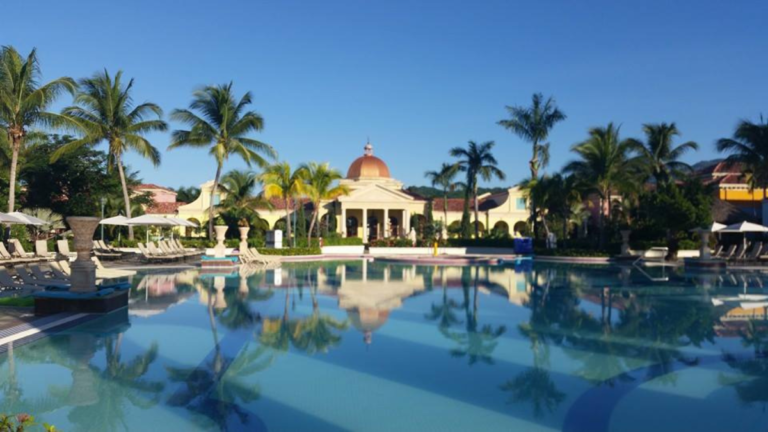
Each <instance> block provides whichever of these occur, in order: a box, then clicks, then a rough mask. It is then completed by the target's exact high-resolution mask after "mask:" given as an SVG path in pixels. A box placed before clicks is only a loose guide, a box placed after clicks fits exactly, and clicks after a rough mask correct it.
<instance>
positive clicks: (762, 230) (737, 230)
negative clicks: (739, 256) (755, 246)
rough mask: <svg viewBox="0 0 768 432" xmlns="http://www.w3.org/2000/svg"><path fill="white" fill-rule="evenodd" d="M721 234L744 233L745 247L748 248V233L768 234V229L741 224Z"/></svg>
mask: <svg viewBox="0 0 768 432" xmlns="http://www.w3.org/2000/svg"><path fill="white" fill-rule="evenodd" d="M718 232H721V233H742V234H743V235H744V247H746V246H747V233H751V232H752V233H755V232H756V233H767V232H768V228H766V227H764V226H762V225H758V224H756V223H752V222H746V221H744V222H739V223H736V224H733V225H728V226H727V227H725V228H723V229H721V230H720V231H718Z"/></svg>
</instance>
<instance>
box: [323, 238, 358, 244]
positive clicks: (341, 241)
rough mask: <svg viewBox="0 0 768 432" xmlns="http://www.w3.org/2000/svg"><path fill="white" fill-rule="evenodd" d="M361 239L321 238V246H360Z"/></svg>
mask: <svg viewBox="0 0 768 432" xmlns="http://www.w3.org/2000/svg"><path fill="white" fill-rule="evenodd" d="M362 244H363V239H361V238H360V237H329V238H323V246H361V245H362Z"/></svg>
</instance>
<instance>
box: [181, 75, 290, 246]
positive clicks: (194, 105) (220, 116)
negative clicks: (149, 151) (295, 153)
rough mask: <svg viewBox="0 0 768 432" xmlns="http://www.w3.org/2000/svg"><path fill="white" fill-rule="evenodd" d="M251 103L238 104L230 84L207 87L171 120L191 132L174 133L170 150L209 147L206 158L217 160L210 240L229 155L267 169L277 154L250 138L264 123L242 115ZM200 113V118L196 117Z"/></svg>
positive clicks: (245, 99) (248, 114)
mask: <svg viewBox="0 0 768 432" xmlns="http://www.w3.org/2000/svg"><path fill="white" fill-rule="evenodd" d="M251 103H253V100H252V97H251V93H250V92H247V93H245V94H244V95H243V97H242V98H240V99H239V100H238V99H237V97H236V96H235V95H234V92H233V90H232V83H231V82H230V83H229V84H224V85H218V86H206V87H203V88H202V89H199V90H197V91H195V92H194V93H193V99H192V102H191V103H190V104H189V108H188V109H176V110H173V112H172V113H171V119H172V120H174V121H177V122H180V123H183V124H185V125H188V126H189V127H190V128H189V129H188V130H175V131H173V134H172V136H171V145H170V146H168V149H169V150H172V149H175V148H179V147H185V146H189V147H210V150H209V152H208V153H209V154H210V155H212V156H213V157H214V159H215V160H216V176H215V177H214V179H213V188H211V206H210V207H209V209H208V236H209V238H213V219H214V217H213V214H214V202H215V196H216V193H217V192H218V189H219V180H220V178H221V170H222V168H223V167H224V162H226V161H227V159H229V157H230V156H232V155H238V156H240V157H241V158H242V159H243V160H244V161H245V163H246V164H248V165H249V166H250V165H251V164H256V165H258V166H260V167H264V166H266V165H267V161H266V159H265V158H264V157H263V156H262V155H265V156H266V157H268V158H276V157H277V153H276V152H275V150H274V149H273V148H272V146H270V145H269V144H265V143H263V142H261V141H257V140H255V139H253V138H249V137H248V135H249V134H250V133H251V132H259V131H261V130H262V129H264V119H263V118H262V117H261V115H259V114H258V113H256V112H255V111H245V110H246V108H247V107H248V105H250V104H251ZM196 112H197V113H199V114H196Z"/></svg>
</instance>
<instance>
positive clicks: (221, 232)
mask: <svg viewBox="0 0 768 432" xmlns="http://www.w3.org/2000/svg"><path fill="white" fill-rule="evenodd" d="M228 228H229V227H228V226H226V225H216V226H214V227H213V229H214V231H216V247H214V248H213V256H214V257H216V258H224V257H225V256H226V255H227V247H226V246H224V239H225V236H226V235H227V229H228Z"/></svg>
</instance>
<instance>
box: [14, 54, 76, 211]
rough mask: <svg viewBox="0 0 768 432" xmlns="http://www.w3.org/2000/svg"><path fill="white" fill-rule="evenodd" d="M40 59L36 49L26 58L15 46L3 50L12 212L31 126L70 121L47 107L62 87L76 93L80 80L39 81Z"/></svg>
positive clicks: (56, 124)
mask: <svg viewBox="0 0 768 432" xmlns="http://www.w3.org/2000/svg"><path fill="white" fill-rule="evenodd" d="M40 75H41V73H40V62H39V61H38V59H37V50H35V49H33V50H32V51H31V52H30V53H29V55H28V56H27V58H26V59H23V58H22V57H21V55H19V53H18V51H16V50H15V49H14V48H13V47H10V46H4V47H2V50H1V51H0V133H1V134H5V135H6V137H5V138H4V139H3V140H5V139H7V141H8V142H7V143H8V144H10V148H11V164H10V170H11V171H10V177H9V188H8V212H13V211H14V210H15V204H16V168H17V165H18V161H19V153H20V152H21V149H22V147H23V146H24V142H25V138H26V137H27V134H28V132H29V128H30V127H34V126H54V127H56V126H61V125H63V124H64V123H65V122H66V119H63V118H62V117H61V116H59V115H58V114H54V113H50V112H47V111H46V110H47V109H48V108H49V107H50V106H51V104H53V102H54V101H55V100H56V98H57V97H58V96H59V95H60V94H61V92H62V91H67V92H69V93H74V92H75V90H76V88H77V84H76V83H75V81H74V80H73V79H72V78H69V77H61V78H57V79H55V80H53V81H50V82H48V83H46V84H43V85H39V80H40Z"/></svg>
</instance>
